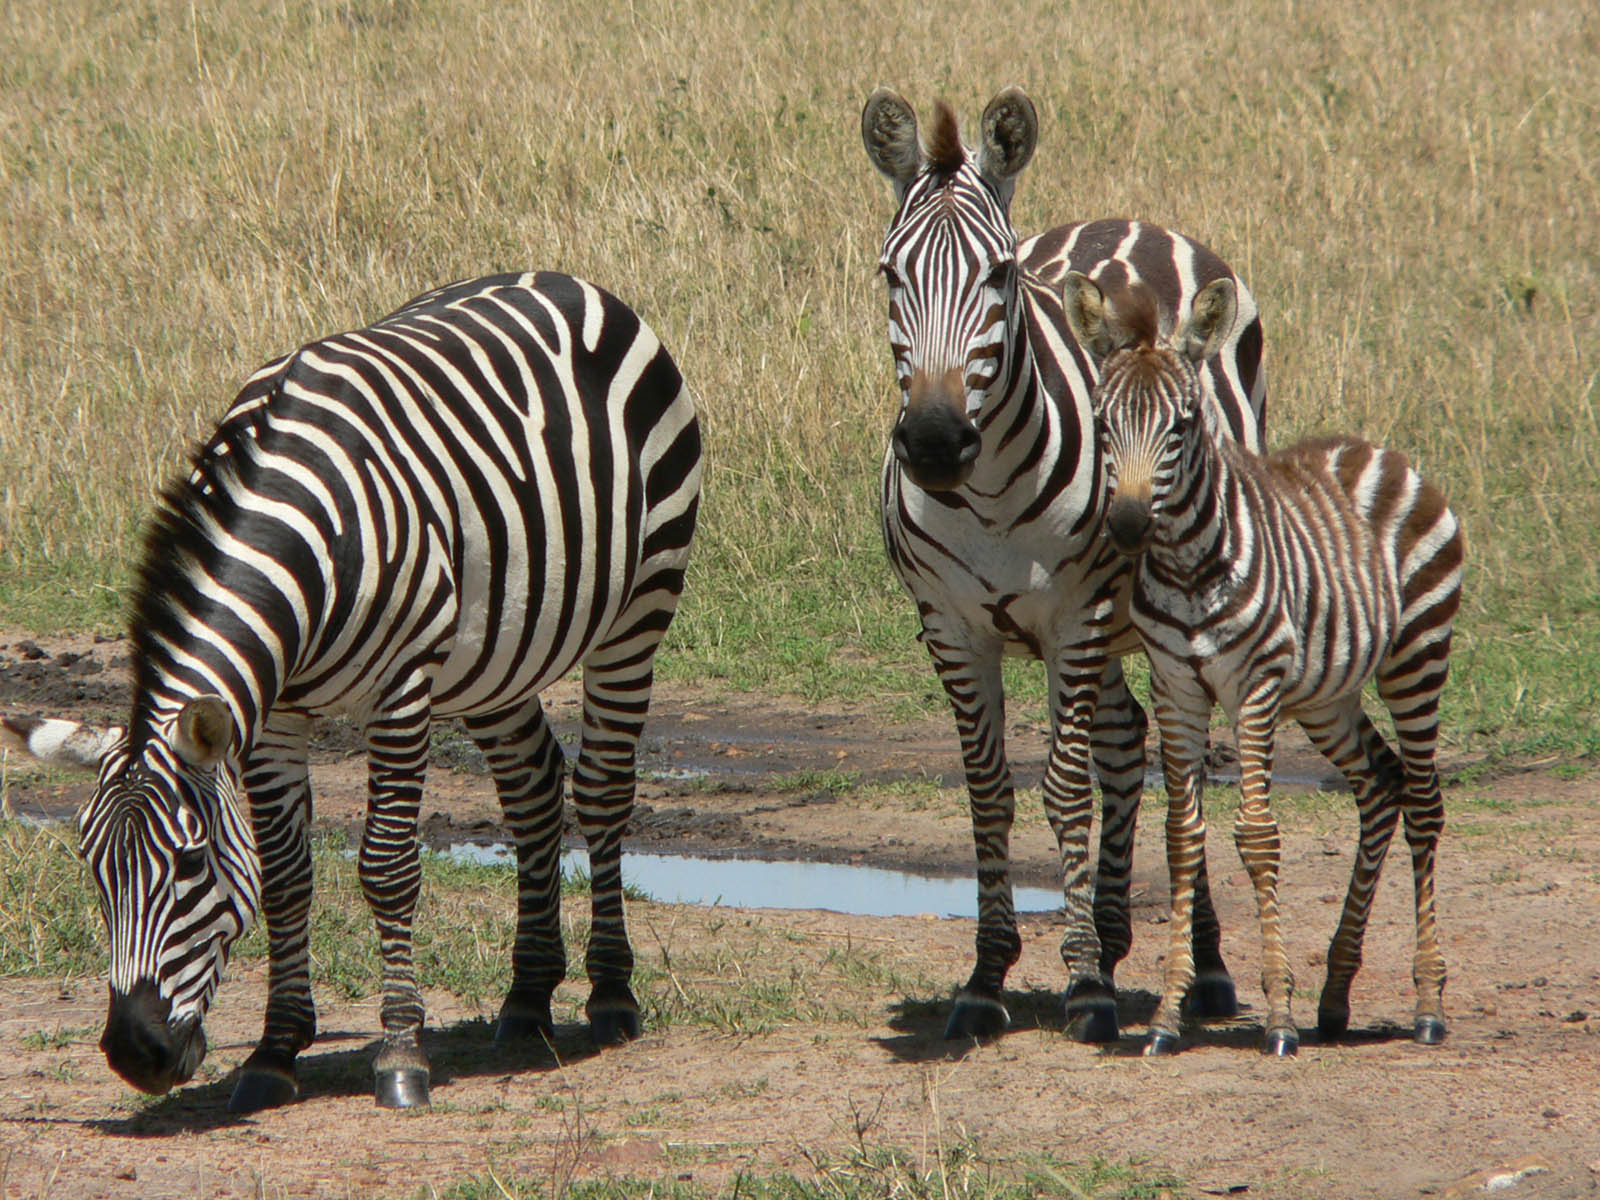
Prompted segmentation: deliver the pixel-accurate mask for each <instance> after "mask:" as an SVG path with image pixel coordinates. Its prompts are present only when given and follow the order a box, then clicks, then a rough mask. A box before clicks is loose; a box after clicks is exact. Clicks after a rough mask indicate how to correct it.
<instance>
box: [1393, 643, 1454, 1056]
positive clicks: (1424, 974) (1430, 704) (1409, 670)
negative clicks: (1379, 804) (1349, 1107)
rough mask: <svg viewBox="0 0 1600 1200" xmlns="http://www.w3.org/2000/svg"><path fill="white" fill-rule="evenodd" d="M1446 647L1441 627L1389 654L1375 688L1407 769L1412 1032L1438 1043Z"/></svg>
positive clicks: (1441, 1023) (1441, 1030) (1441, 1025)
mask: <svg viewBox="0 0 1600 1200" xmlns="http://www.w3.org/2000/svg"><path fill="white" fill-rule="evenodd" d="M1449 654H1450V635H1449V630H1448V629H1446V631H1445V634H1444V636H1443V637H1442V638H1432V639H1428V640H1427V641H1426V642H1423V643H1422V644H1420V645H1419V646H1418V647H1416V649H1415V652H1414V653H1413V654H1412V655H1411V656H1409V657H1408V658H1407V659H1406V660H1405V661H1401V662H1397V663H1389V662H1386V663H1383V664H1381V665H1380V666H1379V669H1378V695H1379V696H1380V697H1382V699H1383V702H1384V704H1386V705H1387V706H1388V708H1389V711H1390V713H1391V714H1392V715H1393V717H1394V728H1395V735H1396V737H1397V739H1398V740H1399V743H1400V761H1401V765H1402V768H1403V770H1404V773H1405V788H1404V792H1403V794H1402V798H1401V814H1402V816H1403V818H1404V821H1405V834H1406V844H1407V845H1408V846H1409V847H1410V849H1411V879H1412V888H1413V891H1414V892H1415V896H1416V911H1417V948H1416V957H1415V958H1414V959H1413V962H1412V982H1413V984H1414V985H1415V987H1416V991H1417V1006H1416V1012H1415V1016H1414V1018H1413V1023H1412V1032H1411V1036H1412V1038H1413V1040H1415V1041H1417V1042H1419V1043H1421V1044H1422V1045H1425V1046H1432V1045H1437V1044H1438V1043H1440V1042H1442V1041H1444V1036H1445V1019H1444V985H1445V962H1444V951H1443V950H1442V949H1441V948H1440V946H1439V926H1438V916H1437V913H1436V911H1435V901H1434V860H1435V857H1436V855H1437V854H1438V849H1439V838H1440V835H1441V834H1443V832H1444V797H1443V796H1442V795H1441V794H1440V792H1439V773H1438V771H1437V769H1436V767H1435V764H1434V757H1435V753H1436V751H1437V748H1438V740H1439V693H1440V691H1441V690H1442V689H1443V687H1444V681H1445V675H1446V672H1447V670H1448V662H1449Z"/></svg>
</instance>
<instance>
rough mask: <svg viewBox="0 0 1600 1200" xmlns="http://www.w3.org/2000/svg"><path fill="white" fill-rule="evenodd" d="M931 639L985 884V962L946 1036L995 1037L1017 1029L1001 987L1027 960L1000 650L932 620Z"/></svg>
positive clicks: (980, 943)
mask: <svg viewBox="0 0 1600 1200" xmlns="http://www.w3.org/2000/svg"><path fill="white" fill-rule="evenodd" d="M923 636H924V641H925V642H926V643H927V646H928V651H929V653H930V654H931V655H932V657H933V662H934V666H935V668H936V669H937V670H938V673H939V681H940V682H941V683H942V684H943V685H944V689H945V694H946V695H947V696H949V698H950V707H951V709H952V710H953V711H954V713H955V718H956V732H957V734H958V736H959V737H960V739H961V764H962V769H963V770H964V772H965V774H966V778H967V798H968V803H969V805H970V808H971V813H972V844H973V850H974V853H975V857H976V861H977V880H978V933H977V947H976V949H977V962H976V963H975V964H974V965H973V968H972V974H971V975H970V976H969V977H968V979H967V982H966V983H965V984H963V985H962V986H961V987H960V988H959V989H957V991H956V994H955V1002H954V1006H953V1007H952V1008H951V1010H950V1019H949V1021H948V1022H947V1023H946V1025H945V1030H944V1036H945V1037H947V1038H951V1039H956V1038H974V1037H993V1036H994V1035H995V1034H998V1033H1002V1032H1004V1031H1005V1029H1006V1027H1007V1026H1008V1025H1010V1024H1011V1014H1010V1013H1008V1012H1007V1011H1006V1006H1005V1002H1004V1000H1003V999H1002V994H1001V989H1002V988H1003V987H1004V986H1005V979H1006V972H1007V971H1009V970H1010V969H1011V966H1012V964H1013V963H1015V962H1016V961H1017V959H1018V958H1020V957H1021V955H1022V938H1021V936H1020V935H1019V934H1018V933H1017V915H1016V907H1015V901H1014V899H1013V896H1012V892H1011V822H1012V818H1013V816H1014V813H1015V807H1016V806H1015V797H1014V793H1013V787H1012V782H1011V768H1010V767H1009V766H1008V765H1007V763H1006V751H1005V740H1004V732H1003V731H1004V729H1005V694H1004V691H1003V690H1002V687H1001V677H1000V649H999V647H998V646H987V647H984V648H983V649H981V650H976V651H975V650H972V649H971V648H969V647H968V646H967V645H966V644H965V639H955V638H949V637H946V636H944V635H942V634H940V633H938V632H936V631H935V630H934V629H933V628H931V627H928V626H927V624H926V622H925V625H924V635H923Z"/></svg>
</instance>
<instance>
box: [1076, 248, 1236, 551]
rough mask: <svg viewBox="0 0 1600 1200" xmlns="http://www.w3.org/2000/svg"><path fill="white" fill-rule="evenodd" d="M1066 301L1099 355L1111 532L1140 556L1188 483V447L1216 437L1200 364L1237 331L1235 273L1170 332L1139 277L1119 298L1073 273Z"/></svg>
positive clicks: (1079, 333) (1097, 419)
mask: <svg viewBox="0 0 1600 1200" xmlns="http://www.w3.org/2000/svg"><path fill="white" fill-rule="evenodd" d="M1062 299H1063V302H1064V304H1065V308H1066V317H1067V325H1068V327H1069V328H1070V329H1071V330H1072V334H1073V336H1074V337H1076V338H1077V339H1078V342H1079V344H1080V345H1082V346H1084V347H1085V348H1086V349H1087V350H1088V351H1089V353H1090V354H1092V355H1094V356H1095V357H1096V358H1097V359H1098V360H1099V361H1100V379H1099V382H1098V383H1096V384H1095V388H1094V396H1093V402H1092V403H1093V408H1094V424H1095V436H1096V439H1097V441H1098V444H1099V450H1100V457H1101V461H1102V463H1103V464H1104V470H1105V478H1106V492H1107V500H1108V505H1107V508H1106V531H1107V533H1109V534H1110V536H1111V542H1112V544H1113V545H1114V546H1115V547H1116V548H1117V549H1118V550H1120V551H1121V552H1122V553H1123V554H1126V555H1129V556H1134V555H1138V554H1140V553H1142V552H1143V551H1144V550H1146V549H1147V548H1148V547H1149V545H1150V543H1151V541H1152V540H1153V538H1154V536H1155V523H1156V519H1157V517H1158V516H1159V515H1160V514H1161V512H1162V510H1163V507H1164V506H1166V505H1168V504H1169V503H1170V502H1171V501H1172V500H1173V498H1174V495H1175V493H1176V492H1177V490H1178V489H1179V488H1180V487H1181V485H1182V480H1183V479H1184V477H1185V471H1184V462H1185V453H1186V451H1188V450H1190V449H1193V448H1195V447H1197V446H1198V445H1199V442H1198V440H1197V439H1203V438H1206V437H1208V436H1209V434H1208V433H1207V432H1206V428H1205V421H1204V414H1203V411H1202V404H1203V400H1202V392H1201V387H1200V376H1199V372H1198V370H1197V367H1198V365H1199V364H1200V363H1203V362H1204V361H1205V360H1206V359H1208V358H1210V357H1211V356H1212V355H1214V354H1216V353H1217V351H1218V350H1219V349H1220V348H1221V346H1222V345H1223V343H1224V342H1225V341H1226V340H1227V337H1228V334H1229V333H1230V332H1231V331H1232V329H1233V322H1234V316H1235V313H1236V311H1237V299H1236V293H1235V291H1234V284H1233V280H1231V279H1228V278H1222V279H1216V280H1213V281H1212V282H1211V283H1208V284H1207V285H1206V286H1205V287H1203V288H1201V289H1200V291H1199V293H1198V294H1197V295H1196V296H1195V298H1194V304H1193V305H1192V306H1191V308H1190V311H1189V314H1188V316H1187V319H1185V320H1184V321H1183V322H1182V323H1181V324H1180V325H1179V327H1178V328H1177V329H1175V330H1173V332H1172V335H1171V336H1170V337H1166V338H1163V337H1162V336H1161V333H1160V317H1159V312H1158V309H1157V306H1156V300H1155V297H1154V296H1153V295H1152V294H1151V293H1150V291H1149V290H1148V289H1147V288H1146V287H1144V286H1143V285H1141V284H1136V285H1134V286H1133V287H1131V288H1129V289H1127V290H1126V291H1124V292H1123V293H1122V294H1121V295H1120V296H1118V297H1117V298H1116V299H1115V300H1114V301H1113V300H1112V299H1111V298H1109V297H1107V296H1106V294H1105V293H1104V292H1102V291H1101V290H1100V286H1099V285H1098V284H1097V283H1095V281H1094V280H1092V279H1090V278H1089V277H1088V276H1087V275H1084V274H1082V273H1080V272H1078V271H1072V272H1069V273H1068V275H1067V277H1066V280H1065V282H1064V284H1063V295H1062Z"/></svg>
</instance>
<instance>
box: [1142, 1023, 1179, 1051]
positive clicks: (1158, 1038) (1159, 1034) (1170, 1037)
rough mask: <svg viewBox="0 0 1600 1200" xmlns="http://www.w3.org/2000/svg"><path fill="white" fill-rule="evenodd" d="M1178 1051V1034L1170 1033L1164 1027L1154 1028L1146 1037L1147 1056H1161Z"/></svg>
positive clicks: (1145, 1048)
mask: <svg viewBox="0 0 1600 1200" xmlns="http://www.w3.org/2000/svg"><path fill="white" fill-rule="evenodd" d="M1177 1052H1178V1035H1177V1034H1175V1033H1168V1032H1167V1031H1166V1030H1164V1029H1152V1030H1151V1031H1150V1036H1149V1037H1148V1038H1146V1039H1145V1043H1144V1056H1145V1057H1146V1058H1160V1057H1162V1056H1163V1055H1167V1054H1176V1053H1177Z"/></svg>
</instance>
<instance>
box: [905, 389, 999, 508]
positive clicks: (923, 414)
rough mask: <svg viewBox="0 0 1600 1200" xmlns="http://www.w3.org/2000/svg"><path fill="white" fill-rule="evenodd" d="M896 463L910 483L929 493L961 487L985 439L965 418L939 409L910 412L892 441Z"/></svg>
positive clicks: (950, 410)
mask: <svg viewBox="0 0 1600 1200" xmlns="http://www.w3.org/2000/svg"><path fill="white" fill-rule="evenodd" d="M890 444H891V445H892V446H893V447H894V456H895V460H896V461H897V462H898V463H899V464H900V467H901V469H902V470H904V471H905V473H906V474H907V475H909V476H910V477H911V482H912V483H914V484H916V485H917V486H918V487H920V488H922V489H924V490H925V491H930V492H944V491H949V490H950V489H951V488H958V487H960V486H961V485H962V484H963V483H965V482H966V481H967V478H968V477H969V476H970V475H971V474H972V467H973V464H974V463H976V462H977V461H978V450H979V448H980V447H981V445H982V438H981V437H980V436H979V434H978V429H977V426H975V425H974V424H973V423H972V422H971V421H970V420H968V419H967V418H966V417H965V416H963V415H961V414H959V413H957V412H955V411H954V410H953V409H951V408H948V407H944V406H938V407H933V406H930V407H927V408H922V409H907V410H906V411H905V412H904V413H902V414H901V416H900V420H899V421H898V422H897V423H896V424H895V427H894V434H893V436H892V437H891V438H890Z"/></svg>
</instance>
